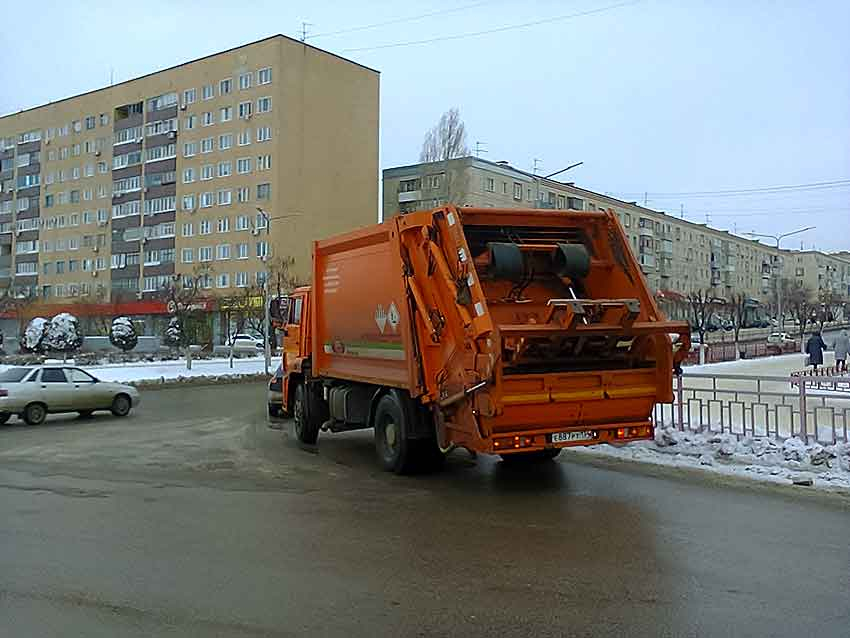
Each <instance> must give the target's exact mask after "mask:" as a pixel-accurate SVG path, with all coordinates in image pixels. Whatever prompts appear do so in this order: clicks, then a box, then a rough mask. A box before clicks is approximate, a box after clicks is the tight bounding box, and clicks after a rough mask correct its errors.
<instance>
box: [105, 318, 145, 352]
mask: <svg viewBox="0 0 850 638" xmlns="http://www.w3.org/2000/svg"><path fill="white" fill-rule="evenodd" d="M109 342H110V343H111V344H112V345H113V346H115V347H116V348H118V349H120V350H122V351H123V352H129V351H130V350H132V349H133V348H135V347H136V344H138V343H139V335H138V334H136V326H134V325H133V322H132V321H131V320H130V317H115V319H113V320H112V327H111V328H110V329H109Z"/></svg>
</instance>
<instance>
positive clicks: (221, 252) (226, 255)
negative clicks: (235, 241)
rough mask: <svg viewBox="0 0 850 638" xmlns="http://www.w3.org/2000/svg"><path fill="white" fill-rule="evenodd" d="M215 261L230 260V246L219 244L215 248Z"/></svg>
mask: <svg viewBox="0 0 850 638" xmlns="http://www.w3.org/2000/svg"><path fill="white" fill-rule="evenodd" d="M216 259H218V260H225V259H230V244H219V245H218V246H217V247H216Z"/></svg>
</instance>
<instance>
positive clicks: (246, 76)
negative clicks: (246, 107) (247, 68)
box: [239, 72, 251, 91]
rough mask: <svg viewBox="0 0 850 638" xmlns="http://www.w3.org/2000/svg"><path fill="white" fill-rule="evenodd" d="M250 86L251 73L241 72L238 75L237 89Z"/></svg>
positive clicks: (242, 89)
mask: <svg viewBox="0 0 850 638" xmlns="http://www.w3.org/2000/svg"><path fill="white" fill-rule="evenodd" d="M250 88H251V73H250V72H249V73H242V74H240V75H239V89H240V90H241V91H244V90H245V89H250Z"/></svg>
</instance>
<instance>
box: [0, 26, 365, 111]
mask: <svg viewBox="0 0 850 638" xmlns="http://www.w3.org/2000/svg"><path fill="white" fill-rule="evenodd" d="M275 38H284V39H286V40H289V41H291V42H295V43H297V44H301V45H303V46H304V47H306V48H308V49H313V50H314V51H318V52H319V53H324V54H326V55H330V56H333V57H335V58H337V59H339V60H342V61H343V62H348V63H349V64H353V65H355V66H359V67H361V68H363V69H366V70H367V71H371V72H372V73H378V74H380V71H378V70H376V69H373V68H371V67H368V66H366V65H364V64H360V63H359V62H354V61H353V60H349V59H348V58H345V57H343V56H341V55H337V54H336V53H331V52H330V51H325V50H324V49H320V48H319V47H316V46H313V45H312V44H307V43H306V42H302V41H301V40H296V39H295V38H291V37H289V36H288V35H283V34H282V33H278V34H276V35H271V36H268V37H266V38H261V39H259V40H254V41H253V42H247V43H245V44H240V45H238V46H235V47H231V48H229V49H225V50H224V51H216V52H215V53H210V54H207V55H204V56H202V57H200V58H195V59H193V60H188V61H186V62H181V63H180V64H175V65H174V66H170V67H167V68H165V69H158V70H157V71H151V72H150V73H145V74H144V75H140V76H138V77H135V78H130V79H129V80H123V81H121V82H116V83H115V84H110V85H109V86H102V87H100V88H98V89H92V90H91V91H84V92H82V93H77V94H76V95H71V96H68V97H63V98H61V99H58V100H53V101H51V102H47V103H46V104H39V105H37V106H31V107H29V108H26V109H20V110H18V111H15V112H13V113H6V114H5V115H0V120H2V119H4V118H7V117H12V116H13V115H19V114H20V113H27V112H29V111H35V110H36V109H40V108H44V107H45V106H50V105H51V104H58V103H60V102H67V101H68V100H74V99H76V98H78V97H82V96H84V95H91V94H92V93H97V92H98V91H105V90H106V89H111V88H112V87H115V86H121V85H122V84H128V83H130V82H135V81H137V80H143V79H144V78H149V77H151V76H153V75H157V74H158V73H165V72H166V71H173V70H174V69H179V68H180V67H183V66H187V65H189V64H194V63H195V62H201V61H203V60H207V59H209V58H214V57H215V56H217V55H224V54H225V53H231V52H233V51H236V50H238V49H244V48H245V47H249V46H253V45H255V44H260V43H261V42H267V41H268V40H274V39H275Z"/></svg>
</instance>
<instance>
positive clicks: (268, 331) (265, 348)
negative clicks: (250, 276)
mask: <svg viewBox="0 0 850 638" xmlns="http://www.w3.org/2000/svg"><path fill="white" fill-rule="evenodd" d="M256 208H257V212H258V213H260V215H262V217H263V221H264V222H265V224H266V253H265V255H263V257H264V258H265V262H266V276H265V278H264V279H263V306H264V308H263V325H264V331H265V339H264V341H265V344H264V346H263V353H264V354H265V359H266V374H268V373H269V369H270V367H271V358H272V355H271V344H270V343H269V338H270V336H271V318H270V317H269V277H271V273H270V272H269V245H270V244H271V241H270V240H269V233H271V227H272V220H273V219H287V218H289V217H300V215H299V214H298V213H293V214H291V215H278V216H277V217H270V216H269V215H268V213H266V211H264V210H263V209H262V208H260V207H259V206H257V207H256Z"/></svg>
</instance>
